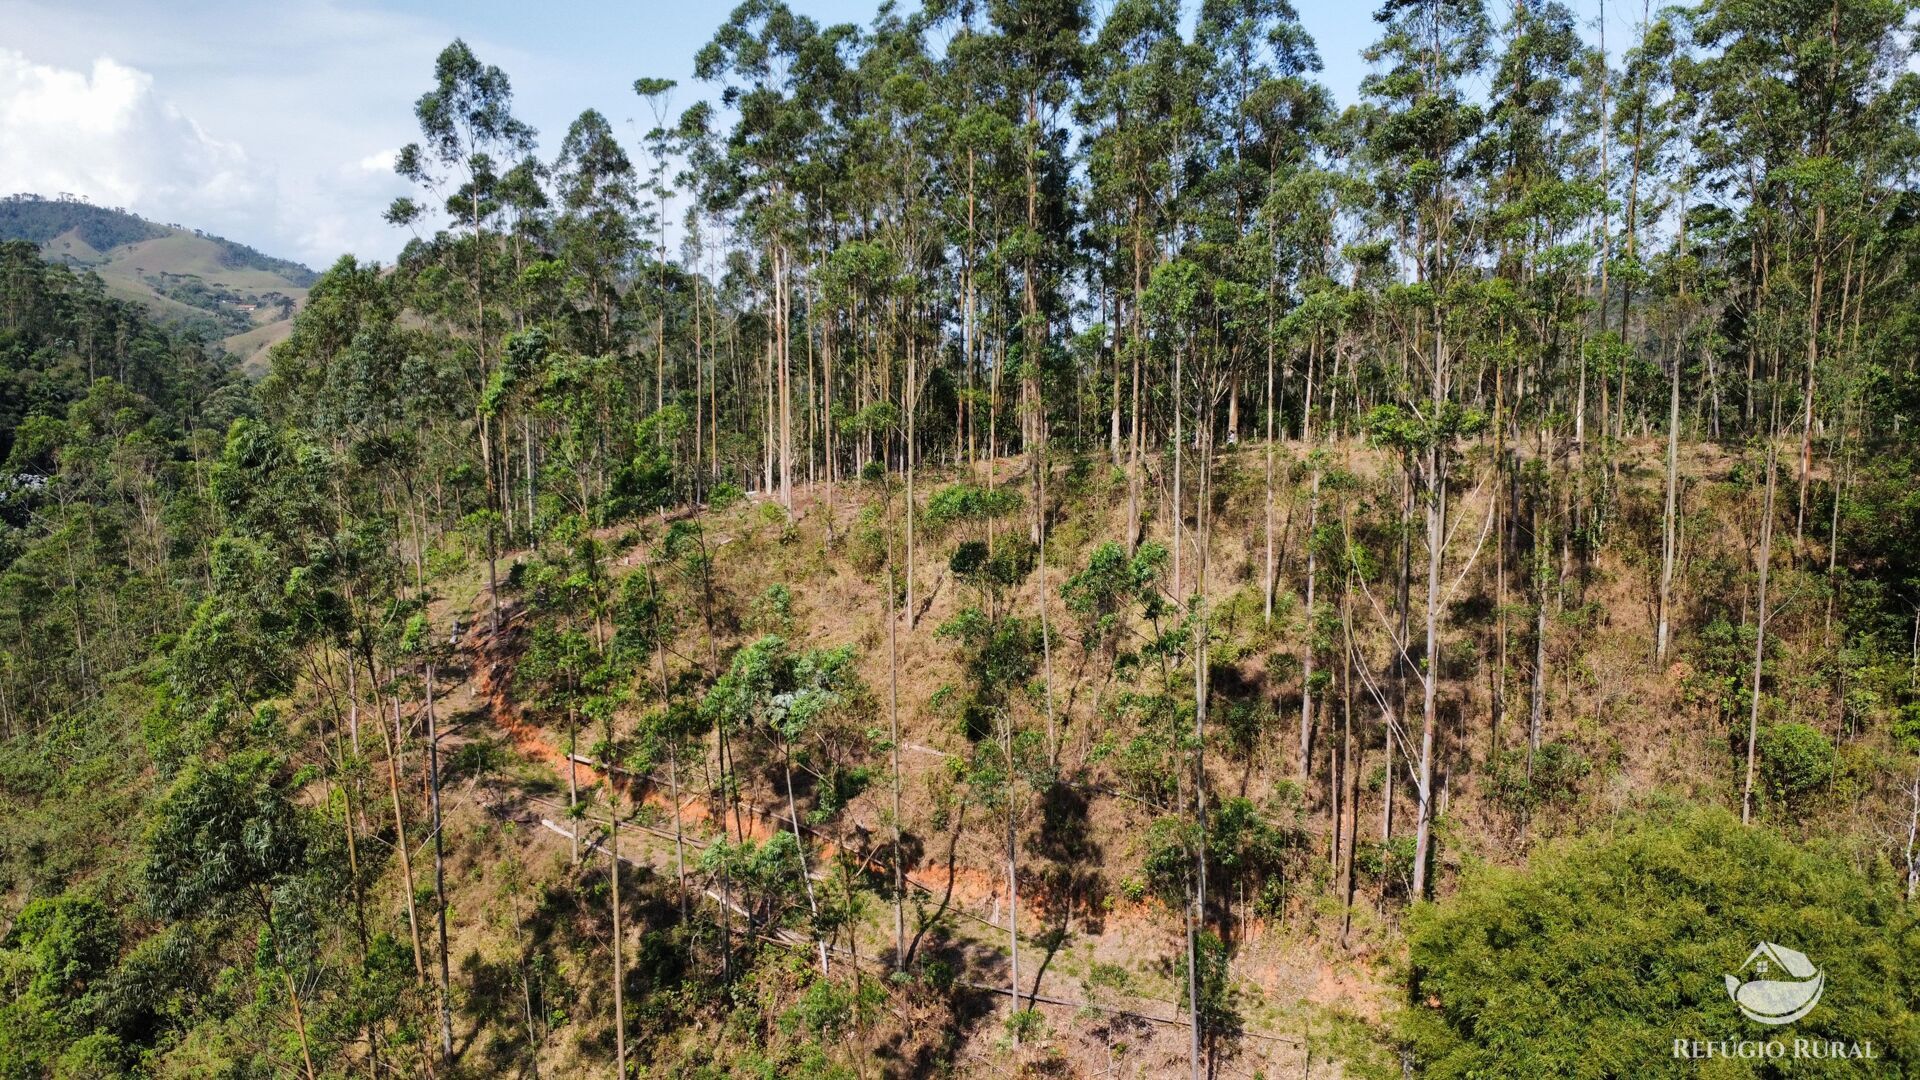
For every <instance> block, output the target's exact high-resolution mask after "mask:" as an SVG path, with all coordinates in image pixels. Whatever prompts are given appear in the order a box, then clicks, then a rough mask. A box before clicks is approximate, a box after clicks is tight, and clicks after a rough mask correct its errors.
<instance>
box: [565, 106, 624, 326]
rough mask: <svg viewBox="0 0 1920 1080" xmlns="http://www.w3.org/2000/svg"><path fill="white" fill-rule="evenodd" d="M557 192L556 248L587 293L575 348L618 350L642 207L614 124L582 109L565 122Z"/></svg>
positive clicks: (593, 112)
mask: <svg viewBox="0 0 1920 1080" xmlns="http://www.w3.org/2000/svg"><path fill="white" fill-rule="evenodd" d="M553 175H554V180H555V187H556V189H557V194H558V195H559V198H560V211H561V212H560V218H559V220H558V221H557V222H556V231H557V233H558V239H559V242H560V250H561V251H562V253H563V254H564V257H565V258H566V261H567V264H568V266H569V269H570V270H571V271H572V275H573V277H574V278H575V279H576V280H577V281H578V282H579V283H580V287H581V288H582V289H583V290H584V292H585V301H586V303H585V311H583V312H582V313H581V315H582V316H583V318H581V319H579V320H578V321H577V324H576V325H577V327H578V331H577V332H578V337H577V339H576V347H577V348H578V349H579V350H580V351H581V352H584V353H586V354H588V355H603V354H606V353H608V352H611V351H613V350H614V349H615V348H616V344H615V343H616V340H617V337H616V331H615V326H614V322H615V319H616V317H617V315H618V312H619V309H620V291H621V289H622V288H623V287H624V286H625V285H626V284H627V282H628V281H629V280H630V276H631V274H632V271H633V263H634V248H635V245H636V243H637V242H638V235H637V234H638V225H639V222H638V221H637V220H636V218H637V216H638V214H639V210H640V200H639V191H638V185H637V180H636V177H635V175H634V168H633V162H632V161H631V159H629V158H628V157H627V152H626V150H625V148H623V147H622V146H621V145H620V140H619V138H618V137H617V136H616V135H615V134H614V131H613V125H611V124H609V123H608V122H607V119H606V117H604V116H602V115H601V114H600V113H599V112H598V111H596V110H593V109H588V110H586V111H585V112H583V113H581V114H580V116H579V118H578V119H576V120H574V122H573V124H572V125H571V126H569V127H568V128H567V135H566V138H565V139H563V140H562V141H561V143H560V153H559V156H558V157H557V158H556V159H555V160H554V163H553Z"/></svg>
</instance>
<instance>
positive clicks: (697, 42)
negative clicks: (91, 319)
mask: <svg viewBox="0 0 1920 1080" xmlns="http://www.w3.org/2000/svg"><path fill="white" fill-rule="evenodd" d="M789 2H790V6H792V7H793V8H794V9H795V10H797V11H800V12H803V13H805V14H807V15H810V16H812V17H813V18H814V19H816V20H817V21H819V22H821V23H823V24H825V23H833V22H855V23H861V24H866V23H869V22H870V21H871V20H872V15H873V11H874V9H875V7H876V6H877V2H878V0H789ZM909 2H911V0H909ZM1499 2H1500V0H1494V3H1495V4H1498V3H1499ZM1095 6H1096V8H1097V9H1101V10H1104V9H1105V8H1106V7H1107V6H1108V2H1104V0H1095ZM1187 6H1188V8H1189V9H1190V10H1189V11H1188V19H1189V21H1191V18H1192V11H1191V9H1192V8H1193V7H1194V6H1196V4H1195V0H1188V3H1187ZM1582 6H1584V5H1582ZM1621 6H1625V5H1621ZM1372 7H1373V4H1372V0H1299V8H1300V20H1301V22H1302V24H1303V25H1304V26H1305V27H1306V29H1307V30H1308V32H1310V33H1311V34H1312V35H1313V36H1314V38H1315V39H1316V40H1317V41H1318V43H1319V46H1320V52H1321V55H1322V57H1323V58H1324V59H1325V61H1326V71H1325V72H1324V75H1323V77H1324V80H1325V82H1326V83H1327V85H1328V87H1329V88H1330V89H1331V90H1332V91H1333V92H1334V94H1335V96H1336V97H1337V98H1338V99H1339V100H1340V101H1341V102H1343V103H1345V102H1349V101H1352V100H1354V97H1355V93H1356V91H1357V88H1358V86H1359V82H1360V79H1361V77H1362V76H1364V75H1365V73H1366V67H1365V64H1364V62H1363V61H1362V60H1361V59H1360V58H1359V51H1360V49H1361V48H1362V47H1364V46H1365V45H1366V44H1367V43H1368V42H1369V41H1371V40H1372V39H1373V37H1374V36H1375V27H1374V24H1373V21H1372V18H1371V11H1372ZM728 10H729V7H728V5H727V4H726V3H724V2H723V3H720V4H708V3H702V2H699V0H691V2H689V0H677V2H665V3H663V2H660V0H645V2H626V3H591V4H590V3H585V2H581V0H549V2H548V3H528V2H526V0H466V2H461V3H444V2H443V3H438V4H436V3H426V2H423V0H384V2H359V3H355V2H347V0H276V2H274V3H268V4H260V3H257V2H247V3H241V2H238V0H170V2H168V3H155V2H153V0H56V2H47V0H0V27H4V30H0V194H6V193H11V192H23V191H24V192H34V193H37V194H42V195H47V196H52V195H56V194H59V193H62V192H66V193H72V194H76V195H83V196H86V197H87V198H89V199H90V200H92V201H93V202H95V203H98V204H102V205H108V206H124V207H126V208H128V209H130V210H133V211H135V212H137V213H139V214H141V215H143V216H145V217H148V218H151V219H153V220H157V221H161V222H167V223H179V224H182V225H186V226H189V227H192V228H200V229H204V230H206V231H208V232H211V233H215V234H218V235H221V236H224V237H226V238H228V239H230V240H237V241H239V242H241V243H245V244H250V245H252V246H254V247H256V248H259V249H260V250H261V251H263V252H266V253H267V254H270V255H276V256H281V257H284V258H292V259H297V260H300V261H302V262H305V263H307V264H308V265H310V266H313V267H315V268H324V267H326V266H328V265H330V264H331V263H332V262H333V261H334V260H335V259H336V258H338V257H339V256H340V255H342V254H346V253H351V254H354V255H357V256H359V257H361V258H363V259H378V260H381V261H391V260H392V258H393V256H394V254H395V253H396V252H398V251H399V249H400V247H401V246H402V245H403V244H404V243H405V242H406V240H407V239H408V236H409V234H408V233H406V232H405V231H404V230H401V229H396V228H394V227H392V226H389V225H387V224H386V223H385V222H384V221H382V220H381V216H380V215H381V212H382V211H383V210H384V209H385V208H386V206H387V205H388V204H389V203H390V202H391V201H392V200H393V198H394V197H395V196H397V195H401V194H405V193H406V192H407V190H408V186H407V184H406V182H405V181H403V180H401V179H400V178H399V177H397V176H395V175H394V173H393V169H392V162H393V155H394V152H395V151H396V150H397V149H398V148H399V147H400V146H402V145H404V144H405V143H407V142H410V141H412V140H414V139H415V138H416V137H417V129H416V128H415V125H414V119H413V102H414V100H415V99H416V98H418V97H419V95H420V94H421V93H422V92H423V91H425V90H427V89H428V88H429V87H430V85H431V81H432V75H433V61H434V57H435V56H436V55H437V54H438V53H439V51H440V50H441V49H442V48H443V47H444V46H445V45H446V44H447V43H448V42H449V41H452V40H453V39H454V38H455V37H461V38H464V39H465V40H466V41H467V43H468V45H470V46H471V47H472V48H473V50H474V52H475V53H476V54H478V55H479V57H480V58H481V60H483V61H484V62H486V63H490V64H495V65H497V66H499V67H500V68H502V69H503V70H504V71H506V73H507V75H508V76H509V78H510V79H511V80H512V83H513V89H514V100H515V112H516V114H517V115H518V116H520V117H521V119H523V120H525V121H527V122H528V123H530V124H532V125H533V126H534V127H535V128H537V129H538V130H539V132H540V144H541V146H540V153H541V157H542V158H543V159H546V160H551V159H552V157H553V153H554V150H555V149H556V148H557V147H558V145H559V142H560V139H561V137H562V136H563V135H564V134H565V132H566V128H567V125H568V124H569V123H570V122H571V121H572V119H573V118H574V117H575V116H577V115H579V113H580V111H581V110H582V109H585V108H588V107H592V108H597V109H599V110H600V111H601V112H602V113H603V114H605V115H606V116H607V117H608V119H609V120H611V121H612V122H613V123H614V125H615V127H616V129H617V130H619V131H621V132H622V133H623V134H624V135H625V136H626V138H627V141H628V143H629V145H630V147H633V148H636V149H637V147H638V144H639V143H640V137H641V135H642V134H643V133H644V132H645V131H646V130H647V129H648V128H650V127H651V126H652V117H651V114H650V113H649V112H648V111H647V107H646V104H645V102H643V101H642V100H641V99H640V98H638V97H636V96H635V95H634V93H633V91H632V85H633V80H634V79H635V78H638V77H640V76H657V77H664V78H669V79H674V80H677V81H678V82H679V84H680V85H679V87H678V88H677V89H676V90H675V91H674V92H673V96H672V98H671V107H672V109H673V110H674V111H675V112H676V113H677V112H678V111H679V110H680V109H682V108H685V107H686V106H687V105H688V104H691V103H692V102H693V101H695V100H697V99H699V98H703V97H708V98H710V97H715V96H717V88H715V87H712V86H710V85H706V84H701V83H699V82H697V81H696V80H695V79H694V78H693V55H694V53H695V52H696V51H697V50H698V49H699V48H700V47H701V46H702V45H704V44H705V43H706V42H707V41H708V40H709V39H710V38H711V37H712V35H713V31H714V29H715V28H716V27H718V26H719V25H720V24H721V22H723V21H724V20H725V18H726V15H727V12H728ZM1609 14H1610V18H1611V13H1609Z"/></svg>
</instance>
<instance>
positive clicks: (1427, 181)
mask: <svg viewBox="0 0 1920 1080" xmlns="http://www.w3.org/2000/svg"><path fill="white" fill-rule="evenodd" d="M1375 18H1376V20H1378V21H1379V22H1380V23H1381V27H1382V32H1381V37H1380V39H1379V40H1378V41H1376V42H1375V43H1374V44H1373V45H1371V46H1369V47H1368V48H1367V50H1366V51H1365V53H1364V54H1363V55H1364V56H1365V57H1366V58H1367V59H1368V60H1369V61H1372V62H1373V63H1374V64H1375V65H1376V70H1375V71H1374V72H1373V73H1371V74H1369V75H1368V76H1367V77H1366V78H1365V79H1364V80H1363V81H1362V83H1361V94H1362V96H1363V97H1364V98H1366V99H1367V102H1368V106H1367V114H1366V121H1365V123H1366V135H1367V147H1366V153H1367V157H1368V160H1369V163H1370V164H1371V165H1372V166H1373V168H1374V170H1375V171H1374V182H1375V185H1376V187H1377V188H1378V189H1379V192H1380V197H1381V200H1382V202H1383V203H1384V204H1385V206H1386V207H1388V208H1389V210H1390V212H1392V213H1393V214H1394V215H1395V216H1396V218H1397V219H1398V224H1399V225H1400V226H1401V227H1402V229H1403V230H1404V231H1403V234H1402V241H1401V243H1402V248H1403V258H1404V261H1405V263H1406V266H1407V268H1408V270H1409V271H1410V272H1411V276H1412V279H1413V280H1412V282H1411V283H1410V285H1408V286H1407V288H1406V292H1405V296H1406V300H1407V302H1408V304H1409V306H1410V309H1411V312H1412V314H1413V316H1414V318H1413V320H1412V321H1411V325H1410V326H1409V330H1410V331H1411V341H1410V345H1409V349H1408V353H1409V356H1410V357H1411V358H1417V360H1418V362H1420V363H1421V366H1424V367H1425V369H1426V370H1425V372H1424V373H1423V374H1424V375H1425V377H1426V383H1427V386H1426V389H1425V392H1424V393H1420V392H1418V391H1416V390H1415V388H1414V386H1412V385H1411V384H1410V380H1409V384H1408V385H1406V386H1405V389H1404V391H1403V392H1404V393H1405V395H1406V399H1405V404H1404V405H1403V406H1397V407H1393V408H1394V409H1395V412H1394V413H1390V414H1383V415H1382V416H1381V417H1379V419H1378V420H1377V421H1376V423H1375V425H1374V426H1375V427H1376V428H1382V427H1385V428H1389V429H1391V430H1392V431H1393V432H1394V433H1395V434H1393V435H1392V436H1390V437H1392V438H1396V439H1402V440H1404V438H1405V437H1408V436H1411V437H1412V438H1413V439H1414V442H1415V444H1416V447H1415V448H1416V449H1417V455H1416V456H1417V457H1418V458H1419V459H1420V461H1421V468H1420V479H1421V483H1422V487H1423V501H1424V503H1425V511H1426V544H1427V595H1426V646H1425V655H1424V660H1425V670H1424V671H1422V672H1421V682H1422V721H1421V739H1420V743H1421V745H1420V760H1419V782H1418V784H1417V790H1416V796H1417V797H1418V799H1419V817H1418V821H1417V824H1416V839H1415V852H1414V859H1415V865H1414V882H1413V885H1414V892H1415V894H1416V895H1420V896H1424V895H1425V894H1426V888H1427V881H1428V871H1429V867H1428V861H1429V856H1430V850H1429V841H1430V838H1431V835H1432V818H1433V798H1432V795H1433V754H1434V738H1435V726H1436V724H1437V722H1438V713H1439V681H1440V669H1439V659H1440V657H1439V646H1440V620H1441V617H1442V613H1441V610H1440V608H1441V598H1440V576H1441V567H1442V565H1443V563H1444V562H1445V558H1446V551H1445V548H1446V540H1447V504H1448V472H1449V465H1450V463H1451V462H1450V457H1451V448H1450V445H1449V444H1450V443H1451V441H1452V440H1453V439H1454V438H1456V437H1457V436H1458V435H1459V434H1461V433H1462V432H1463V429H1464V428H1465V427H1466V426H1467V415H1466V414H1465V413H1464V412H1463V411H1462V410H1461V409H1460V407H1459V405H1458V403H1457V402H1456V401H1455V400H1454V390H1453V377H1454V374H1455V372H1454V370H1453V361H1454V353H1455V351H1456V350H1457V349H1458V343H1457V342H1453V341H1450V340H1449V338H1448V334H1447V326H1448V321H1449V315H1448V308H1449V305H1450V302H1451V300H1452V295H1451V294H1452V292H1453V290H1454V289H1455V288H1456V287H1457V286H1458V285H1459V284H1460V283H1461V282H1462V280H1463V279H1464V278H1465V277H1466V276H1467V275H1468V273H1469V272H1470V270H1471V268H1472V263H1471V261H1470V258H1469V257H1470V253H1471V251H1470V248H1469V246H1468V243H1469V242H1470V241H1471V240H1473V239H1474V238H1473V237H1471V236H1463V235H1460V234H1458V233H1456V232H1455V226H1456V223H1457V221H1458V219H1459V214H1458V210H1459V208H1460V205H1461V201H1462V196H1461V193H1460V187H1459V185H1460V184H1461V182H1462V181H1463V180H1465V179H1466V178H1467V175H1468V169H1469V167H1470V159H1469V156H1468V151H1469V149H1470V147H1471V140H1472V137H1473V136H1474V134H1475V133H1476V131H1477V130H1478V129H1479V127H1480V125H1481V124H1482V122H1483V113H1482V110H1481V107H1480V106H1479V105H1477V104H1475V103H1473V101H1472V100H1471V98H1470V96H1469V94H1468V91H1467V83H1468V81H1469V80H1471V79H1473V78H1474V77H1476V76H1477V75H1478V73H1479V72H1480V71H1481V70H1482V69H1483V68H1484V66H1485V64H1486V61H1487V45H1488V34H1489V25H1488V21H1487V16H1486V13H1485V11H1484V10H1483V9H1482V7H1481V5H1480V3H1479V0H1390V2H1389V3H1387V4H1385V5H1383V6H1382V7H1381V9H1380V10H1379V12H1378V13H1376V15H1375ZM1409 374H1411V372H1409ZM1409 419H1411V421H1412V422H1411V424H1408V423H1406V421H1407V420H1409ZM1383 422H1384V423H1383Z"/></svg>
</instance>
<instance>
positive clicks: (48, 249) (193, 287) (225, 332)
mask: <svg viewBox="0 0 1920 1080" xmlns="http://www.w3.org/2000/svg"><path fill="white" fill-rule="evenodd" d="M0 240H27V241H30V242H32V243H34V244H37V245H39V247H40V250H41V252H42V254H44V255H45V256H46V257H47V258H49V259H52V260H54V261H57V262H62V263H65V264H67V265H69V266H72V267H75V268H76V269H87V270H92V271H93V272H95V273H97V274H99V275H100V278H101V280H102V281H104V282H105V283H106V286H107V291H108V293H109V295H112V296H114V297H116V298H118V299H123V300H131V301H134V302H137V303H141V304H144V305H146V306H147V307H148V308H149V309H150V310H151V311H152V312H153V313H154V315H156V316H157V317H159V318H161V319H164V320H167V321H170V322H179V323H183V324H188V325H192V326H194V327H195V328H197V329H199V330H201V331H202V332H204V333H206V334H208V335H209V336H210V337H215V338H219V339H221V340H223V341H224V342H225V344H226V347H227V349H228V351H230V352H232V353H234V354H235V355H236V356H239V357H240V358H241V359H242V360H243V361H247V362H252V363H256V364H257V363H258V362H259V360H260V358H261V357H263V356H264V353H265V350H266V349H267V347H269V346H271V345H272V344H273V343H274V342H276V341H279V340H282V339H283V338H285V336H286V333H287V331H288V329H290V327H291V319H292V316H293V314H294V313H295V312H297V311H298V310H299V308H300V305H302V304H304V303H305V302H306V297H307V289H308V287H310V286H311V285H312V284H313V282H314V278H315V275H314V272H313V271H312V270H310V269H308V268H307V267H305V266H302V265H300V264H299V263H296V262H291V261H289V260H286V259H276V258H273V257H272V256H269V255H265V254H262V253H261V252H259V251H256V250H254V249H253V248H250V247H247V246H246V245H244V244H237V243H234V242H233V241H231V240H226V239H223V238H221V237H218V236H212V235H209V234H206V233H202V232H199V231H197V230H190V229H187V228H184V227H182V226H178V225H162V224H158V223H156V222H151V221H148V220H146V219H144V218H141V217H139V216H137V215H134V214H131V213H128V212H127V211H124V210H120V209H117V208H115V209H109V208H107V207H102V206H94V205H92V204H90V203H85V202H78V201H72V200H56V199H44V198H40V197H37V196H33V195H14V196H10V197H7V198H5V199H0Z"/></svg>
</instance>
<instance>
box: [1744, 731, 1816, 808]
mask: <svg viewBox="0 0 1920 1080" xmlns="http://www.w3.org/2000/svg"><path fill="white" fill-rule="evenodd" d="M1755 749H1756V750H1757V751H1758V753H1759V757H1760V768H1761V772H1762V775H1763V776H1764V777H1765V779H1766V782H1767V792H1768V793H1769V794H1771V795H1772V796H1773V797H1774V798H1775V799H1778V800H1779V801H1781V802H1783V803H1789V804H1791V803H1793V802H1795V801H1796V800H1798V799H1799V798H1800V797H1801V796H1803V795H1805V794H1807V793H1808V792H1810V791H1812V790H1813V789H1815V788H1817V787H1819V786H1821V785H1822V784H1825V783H1826V782H1827V781H1828V780H1831V779H1833V762H1834V754H1833V742H1832V741H1831V740H1829V739H1828V738H1827V737H1826V736H1825V735H1824V734H1822V733H1821V732H1820V730H1819V729H1818V728H1814V727H1810V726H1808V725H1806V724H1801V723H1784V724H1771V725H1768V726H1767V727H1764V728H1761V729H1760V732H1759V736H1758V740H1757V745H1756V747H1755Z"/></svg>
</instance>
